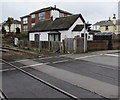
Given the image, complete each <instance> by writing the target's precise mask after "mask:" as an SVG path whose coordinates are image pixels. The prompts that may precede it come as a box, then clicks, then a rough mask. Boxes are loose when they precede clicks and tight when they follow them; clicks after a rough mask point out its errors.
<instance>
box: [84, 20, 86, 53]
mask: <svg viewBox="0 0 120 100" xmlns="http://www.w3.org/2000/svg"><path fill="white" fill-rule="evenodd" d="M85 52H86V23H85V22H84V53H85Z"/></svg>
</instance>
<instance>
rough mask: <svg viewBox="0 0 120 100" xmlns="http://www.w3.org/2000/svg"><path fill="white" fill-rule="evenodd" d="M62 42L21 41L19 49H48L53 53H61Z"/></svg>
mask: <svg viewBox="0 0 120 100" xmlns="http://www.w3.org/2000/svg"><path fill="white" fill-rule="evenodd" d="M60 45H61V42H58V41H40V42H38V41H19V43H18V46H19V47H29V48H40V49H48V50H51V51H59V50H60Z"/></svg>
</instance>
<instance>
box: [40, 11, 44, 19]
mask: <svg viewBox="0 0 120 100" xmlns="http://www.w3.org/2000/svg"><path fill="white" fill-rule="evenodd" d="M39 20H45V12H41V13H39Z"/></svg>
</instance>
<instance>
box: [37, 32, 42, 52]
mask: <svg viewBox="0 0 120 100" xmlns="http://www.w3.org/2000/svg"><path fill="white" fill-rule="evenodd" d="M38 35H39V53H40V46H41V44H40V35H41V33H38Z"/></svg>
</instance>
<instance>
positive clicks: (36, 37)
mask: <svg viewBox="0 0 120 100" xmlns="http://www.w3.org/2000/svg"><path fill="white" fill-rule="evenodd" d="M35 41H37V42H38V41H39V35H38V34H35Z"/></svg>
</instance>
